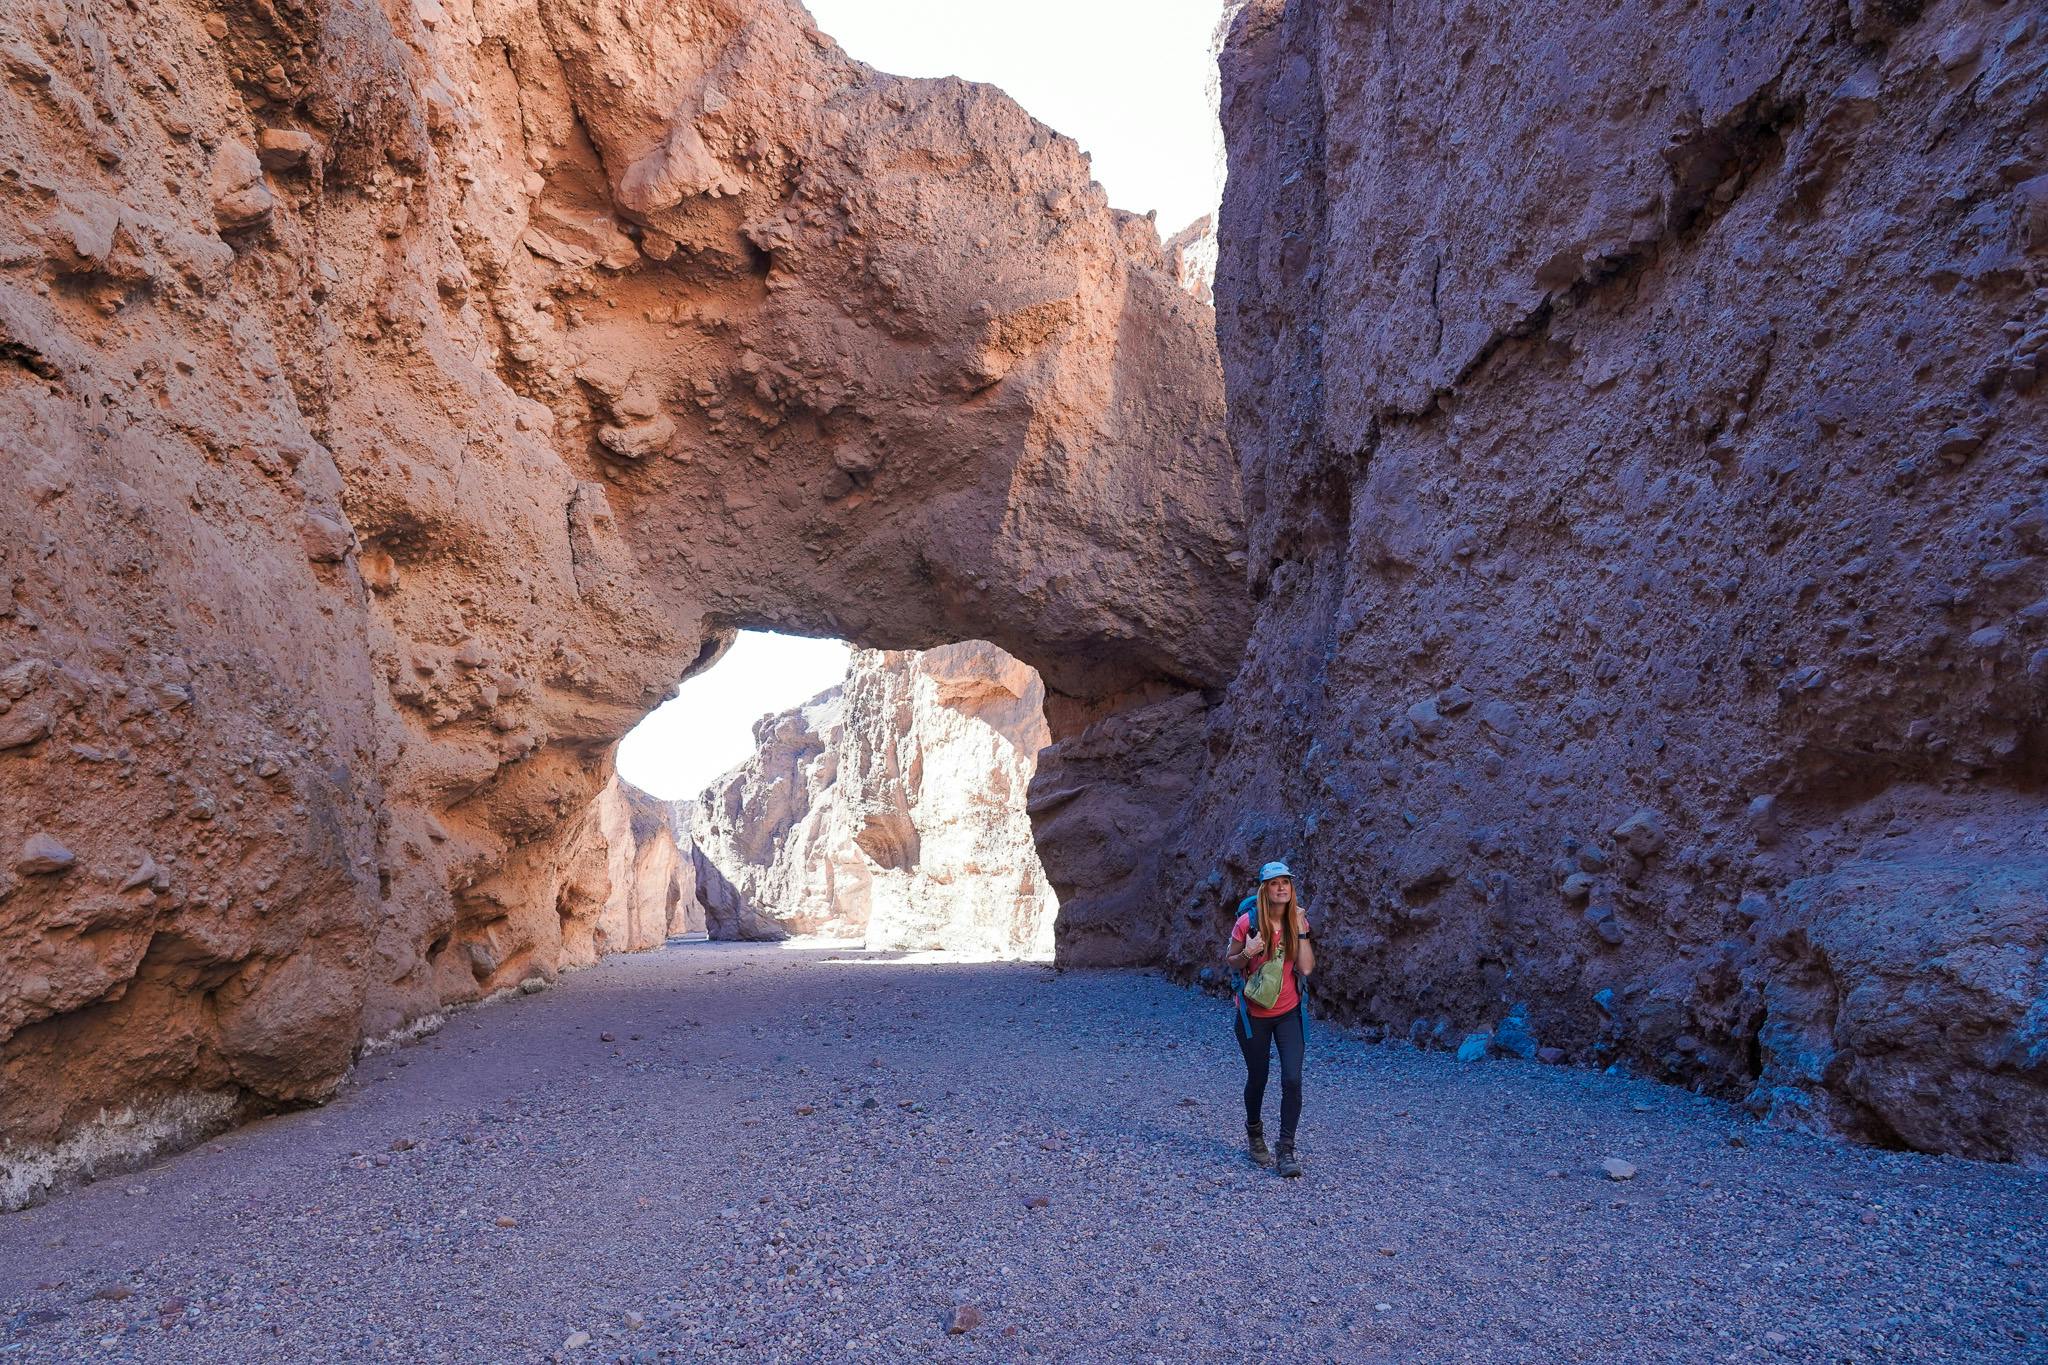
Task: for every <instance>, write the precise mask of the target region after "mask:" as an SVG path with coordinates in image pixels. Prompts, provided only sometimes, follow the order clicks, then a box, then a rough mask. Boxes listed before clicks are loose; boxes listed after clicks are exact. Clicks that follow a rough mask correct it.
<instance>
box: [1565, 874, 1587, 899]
mask: <svg viewBox="0 0 2048 1365" xmlns="http://www.w3.org/2000/svg"><path fill="white" fill-rule="evenodd" d="M1593 885H1594V882H1593V874H1592V873H1590V872H1574V873H1572V875H1571V876H1569V877H1566V878H1565V879H1564V898H1565V899H1566V900H1568V901H1582V900H1584V899H1586V897H1588V896H1590V895H1592V894H1593Z"/></svg>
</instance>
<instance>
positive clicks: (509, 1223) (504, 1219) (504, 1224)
mask: <svg viewBox="0 0 2048 1365" xmlns="http://www.w3.org/2000/svg"><path fill="white" fill-rule="evenodd" d="M492 1222H493V1223H495V1224H496V1225H497V1226H498V1227H501V1228H516V1227H518V1226H519V1220H518V1219H517V1218H512V1217H508V1216H507V1215H505V1214H502V1213H501V1214H499V1215H498V1216H497V1217H496V1218H495V1219H493V1220H492Z"/></svg>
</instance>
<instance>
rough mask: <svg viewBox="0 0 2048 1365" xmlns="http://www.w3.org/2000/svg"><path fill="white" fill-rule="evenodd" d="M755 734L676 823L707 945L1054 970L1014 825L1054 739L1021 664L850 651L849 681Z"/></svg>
mask: <svg viewBox="0 0 2048 1365" xmlns="http://www.w3.org/2000/svg"><path fill="white" fill-rule="evenodd" d="M754 734H755V739H756V741H757V743H758V746H759V747H758V748H757V750H756V752H755V754H754V756H753V757H752V758H751V759H749V760H748V761H747V763H745V764H744V765H743V766H741V767H740V768H738V769H735V770H734V771H733V772H731V773H729V774H727V775H726V776H725V777H723V778H721V779H720V780H719V781H718V782H716V783H714V784H713V785H712V786H711V787H710V788H709V789H708V790H707V791H706V792H705V793H704V795H703V797H702V798H701V799H699V800H698V801H696V802H693V803H690V804H689V806H688V807H686V808H685V811H684V814H683V819H682V824H683V828H684V829H685V830H686V831H687V834H688V837H689V840H690V842H691V844H692V847H693V849H694V857H695V860H696V863H697V867H698V872H697V885H698V895H699V897H700V898H701V899H702V901H703V903H704V912H705V918H706V922H707V924H708V926H709V927H710V929H711V932H712V936H713V937H715V938H757V939H758V938H780V937H783V936H786V935H790V934H808V935H819V936H823V937H831V938H853V939H860V940H862V941H863V942H864V943H865V944H866V946H867V947H869V948H884V949H941V950H945V951H947V952H952V953H960V954H964V955H967V956H978V957H993V958H1016V957H1037V958H1050V957H1051V956H1052V949H1053V922H1054V917H1055V915H1056V914H1057V913H1058V911H1059V900H1058V898H1057V896H1055V894H1054V893H1053V891H1052V888H1051V886H1050V885H1049V884H1048V883H1047V881H1046V877H1045V873H1044V870H1043V868H1042V867H1041V866H1040V863H1039V858H1038V852H1037V849H1036V847H1035V846H1034V844H1033V841H1032V831H1031V823H1030V821H1029V819H1028V818H1027V817H1026V814H1025V790H1026V788H1028V787H1029V786H1030V784H1031V779H1032V776H1033V774H1034V772H1035V771H1036V768H1037V765H1038V753H1039V750H1040V749H1042V748H1044V747H1045V744H1046V742H1047V740H1048V739H1049V738H1050V733H1049V731H1048V729H1047V727H1046V722H1045V688H1044V685H1043V684H1042V683H1041V682H1040V681H1039V678H1038V675H1037V673H1036V672H1034V671H1033V670H1032V669H1031V667H1030V666H1029V665H1027V664H1024V663H1021V662H1019V661H1018V660H1017V659H1015V658H1013V657H1011V656H1010V655H1008V654H1006V653H1004V652H1003V651H1002V650H1000V649H997V648H995V647H994V646H993V645H989V644H985V643H981V642H979V641H970V642H968V643H965V644H958V645H948V646H945V647H943V648H940V649H933V650H923V651H916V650H911V651H877V650H860V651H856V652H855V654H854V656H853V663H852V666H851V667H850V669H849V670H848V672H847V677H846V681H845V683H844V684H842V685H841V686H839V687H836V688H833V689H832V690H830V691H828V692H825V693H823V694H822V695H820V696H818V697H816V698H814V699H813V700H812V701H810V702H809V703H807V704H805V705H804V706H801V707H797V708H795V709H794V710H790V711H786V712H783V713H781V714H779V715H774V716H769V717H766V718H764V719H763V720H761V721H760V722H758V723H757V724H756V725H755V727H754Z"/></svg>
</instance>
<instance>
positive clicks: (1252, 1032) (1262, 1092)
mask: <svg viewBox="0 0 2048 1365" xmlns="http://www.w3.org/2000/svg"><path fill="white" fill-rule="evenodd" d="M1239 909H1240V910H1242V911H1243V912H1244V913H1242V914H1240V915H1238V917H1237V923H1236V924H1234V925H1232V926H1231V930H1230V947H1229V949H1228V952H1227V955H1226V956H1225V959H1224V960H1225V961H1226V962H1228V963H1229V964H1230V967H1231V970H1232V971H1234V972H1237V973H1239V974H1241V975H1242V976H1243V977H1244V979H1245V984H1244V987H1243V989H1242V990H1241V991H1240V993H1239V996H1238V1000H1237V1011H1236V1017H1235V1019H1234V1020H1233V1027H1234V1028H1235V1031H1236V1033H1237V1046H1238V1048H1239V1050H1240V1051H1242V1052H1243V1053H1244V1071H1245V1078H1244V1128H1245V1140H1246V1142H1247V1144H1248V1145H1249V1146H1250V1149H1251V1158H1252V1160H1253V1161H1255V1162H1257V1163H1258V1164H1259V1165H1261V1166H1271V1165H1273V1164H1274V1155H1273V1153H1272V1152H1270V1151H1268V1150H1266V1125H1265V1124H1264V1122H1262V1121H1261V1119H1260V1108H1261V1106H1263V1105H1264V1103H1265V1100H1266V1074H1267V1068H1268V1066H1269V1064H1270V1063H1271V1061H1272V1052H1273V1048H1274V1046H1275V1045H1276V1044H1277V1045H1278V1046H1279V1049H1280V1153H1279V1163H1278V1164H1279V1168H1280V1174H1282V1175H1285V1176H1296V1175H1300V1174H1301V1162H1300V1160H1299V1159H1297V1158H1296V1157H1295V1155H1294V1126H1295V1124H1296V1123H1297V1122H1299V1121H1300V1119H1301V1057H1302V1053H1303V1052H1304V1051H1305V1050H1306V1042H1307V1036H1306V1033H1305V1032H1304V1030H1303V1027H1302V1017H1301V1016H1302V1006H1301V986H1300V983H1299V982H1297V981H1296V980H1295V973H1296V972H1300V973H1301V975H1302V977H1303V978H1306V977H1308V976H1309V975H1310V974H1312V973H1313V972H1314V971H1315V969H1316V950H1315V948H1314V947H1313V946H1311V945H1310V943H1309V933H1308V914H1307V912H1306V911H1304V910H1303V909H1302V907H1301V902H1300V901H1298V900H1296V899H1295V898H1294V874H1293V873H1292V872H1289V871H1288V870H1287V864H1286V863H1267V864H1266V865H1265V866H1264V867H1262V868H1260V869H1259V891H1258V894H1257V895H1256V896H1247V897H1246V898H1245V900H1244V903H1243V904H1242V905H1240V906H1239ZM1255 929H1256V932H1254V930H1255ZM1269 962H1270V963H1272V964H1273V967H1274V970H1271V971H1262V970H1261V969H1262V968H1265V967H1266V966H1267V964H1268V963H1269ZM1262 1002H1263V1003H1262Z"/></svg>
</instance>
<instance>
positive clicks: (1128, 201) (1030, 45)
mask: <svg viewBox="0 0 2048 1365" xmlns="http://www.w3.org/2000/svg"><path fill="white" fill-rule="evenodd" d="M805 3H806V4H807V5H808V7H809V8H810V11H811V17H812V18H813V19H816V20H817V21H818V27H819V28H821V29H823V30H824V31H825V32H827V33H829V34H831V35H832V37H833V38H834V39H836V40H837V41H838V43H839V45H840V46H841V47H843V48H845V49H846V53H847V55H848V56H850V57H853V58H854V59H856V60H858V61H863V62H866V63H867V64H868V65H869V66H873V67H879V68H880V69H881V70H883V71H889V72H893V73H894V74H896V75H899V76H963V77H965V78H966V79H968V80H972V81H986V82H988V83H989V84H990V85H996V86H1000V87H1002V89H1003V90H1004V91H1005V92H1006V93H1007V94H1008V95H1009V96H1010V97H1011V98H1012V99H1014V100H1016V101H1017V103H1019V104H1021V105H1023V106H1024V108H1025V109H1026V110H1027V111H1029V112H1030V114H1031V116H1032V117H1033V118H1036V119H1037V120H1038V121H1039V122H1040V123H1043V124H1046V125H1048V126H1049V127H1051V128H1053V129H1055V130H1056V131H1058V132H1062V133H1065V134H1066V135H1067V136H1068V137H1070V138H1073V139H1074V140H1075V141H1076V142H1078V143H1080V144H1081V147H1082V150H1084V151H1086V152H1088V153H1090V154H1091V155H1092V156H1093V157H1094V169H1095V178H1096V179H1097V180H1098V181H1100V182H1101V183H1102V187H1103V188H1104V189H1105V190H1107V191H1108V192H1109V202H1110V203H1112V204H1114V205H1116V207H1118V208H1120V209H1129V210H1131V211H1132V212H1134V213H1144V212H1146V211H1148V210H1150V209H1157V210H1159V233H1160V236H1162V237H1170V236H1172V235H1173V234H1174V233H1176V232H1178V231H1180V230H1181V229H1182V228H1184V227H1186V226H1187V225H1188V224H1189V223H1191V222H1193V221H1194V220H1195V219H1197V218H1199V217H1201V216H1202V215H1203V214H1205V213H1207V212H1209V210H1210V209H1211V208H1212V207H1214V205H1215V203H1216V199H1217V197H1218V194H1219V191H1220V189H1221V185H1220V183H1219V182H1218V179H1217V165H1216V149H1217V147H1218V145H1219V140H1220V136H1221V135H1220V134H1219V133H1218V132H1217V129H1216V120H1215V115H1214V113H1213V112H1212V111H1211V110H1210V108H1209V95H1208V83H1209V81H1210V79H1211V77H1212V76H1213V74H1214V72H1215V63H1214V62H1213V61H1212V59H1211V58H1210V56H1209V36H1210V32H1211V30H1213V29H1214V28H1215V26H1216V19H1217V16H1218V15H1220V14H1221V13H1222V12H1223V6H1222V3H1221V0H1032V3H1031V4H1027V5H1019V4H997V3H993V0H805Z"/></svg>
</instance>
